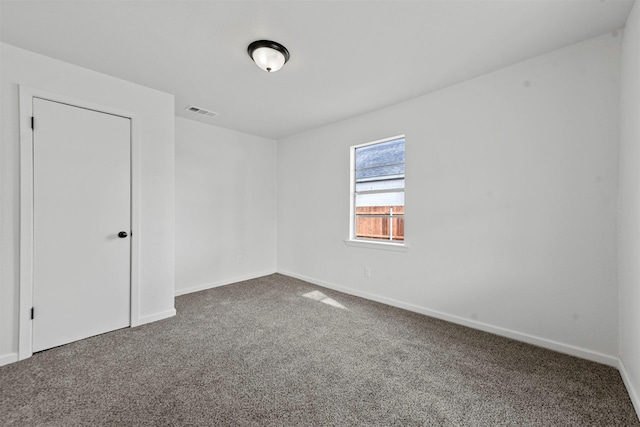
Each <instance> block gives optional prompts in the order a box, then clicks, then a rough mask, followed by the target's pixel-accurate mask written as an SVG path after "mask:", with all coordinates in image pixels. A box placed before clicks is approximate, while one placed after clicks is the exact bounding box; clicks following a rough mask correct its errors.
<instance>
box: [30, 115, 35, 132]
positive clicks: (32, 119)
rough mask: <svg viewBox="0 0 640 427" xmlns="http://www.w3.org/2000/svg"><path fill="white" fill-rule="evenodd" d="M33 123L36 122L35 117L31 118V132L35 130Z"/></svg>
mask: <svg viewBox="0 0 640 427" xmlns="http://www.w3.org/2000/svg"><path fill="white" fill-rule="evenodd" d="M35 121H36V119H35V117H33V116H31V130H35V124H34V123H35Z"/></svg>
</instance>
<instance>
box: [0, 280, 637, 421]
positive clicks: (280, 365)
mask: <svg viewBox="0 0 640 427" xmlns="http://www.w3.org/2000/svg"><path fill="white" fill-rule="evenodd" d="M176 308H177V310H178V315H177V316H176V317H174V318H171V319H167V320H162V321H160V322H156V323H152V324H148V325H144V326H141V327H138V328H127V329H122V330H119V331H115V332H111V333H108V334H104V335H101V336H98V337H93V338H89V339H86V340H82V341H79V342H76V343H72V344H69V345H66V346H62V347H58V348H55V349H51V350H48V351H44V352H41V353H38V354H35V355H34V356H33V357H32V358H30V359H27V360H25V361H22V362H18V363H15V364H12V365H7V366H4V367H2V368H0V424H2V425H4V426H14V425H15V426H44V425H47V426H78V425H87V426H89V425H91V426H96V425H98V426H99V425H110V426H119V425H126V426H145V425H153V426H165V425H176V426H180V425H201V426H247V425H249V426H251V425H255V426H263V425H273V426H329V425H340V426H342V425H376V426H393V425H397V426H640V422H639V421H638V418H637V417H636V415H635V413H634V410H633V407H632V405H631V402H630V400H629V397H628V395H627V394H626V391H625V388H624V385H623V383H622V380H621V378H620V375H619V373H618V372H617V371H616V370H615V369H613V368H610V367H607V366H603V365H599V364H597V363H592V362H588V361H585V360H581V359H577V358H574V357H570V356H566V355H562V354H558V353H554V352H552V351H548V350H544V349H541V348H537V347H533V346H530V345H527V344H523V343H519V342H516V341H512V340H509V339H506V338H501V337H497V336H494V335H491V334H487V333H483V332H479V331H475V330H472V329H468V328H465V327H461V326H456V325H453V324H450V323H447V322H444V321H440V320H435V319H432V318H429V317H425V316H422V315H419V314H415V313H411V312H407V311H403V310H400V309H397V308H393V307H389V306H386V305H383V304H378V303H375V302H371V301H367V300H364V299H361V298H356V297H353V296H349V295H345V294H341V293H339V292H335V291H331V290H327V289H323V288H319V287H317V286H314V285H311V284H308V283H305V282H302V281H300V280H296V279H292V278H289V277H286V276H282V275H278V274H275V275H271V276H267V277H263V278H260V279H255V280H250V281H246V282H241V283H237V284H234V285H230V286H225V287H221V288H216V289H211V290H207V291H202V292H198V293H194V294H190V295H185V296H181V297H178V298H177V299H176Z"/></svg>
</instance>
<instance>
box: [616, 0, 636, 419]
mask: <svg viewBox="0 0 640 427" xmlns="http://www.w3.org/2000/svg"><path fill="white" fill-rule="evenodd" d="M621 80H622V92H621V93H622V96H621V131H620V189H619V202H618V203H619V215H618V221H619V222H618V265H619V272H618V283H619V285H618V286H619V292H620V360H621V369H620V371H621V373H622V377H623V378H624V380H625V384H626V386H627V390H629V394H630V396H631V400H632V401H633V403H634V405H635V407H636V411H637V412H638V413H639V414H640V6H639V5H638V3H637V2H636V4H635V5H634V7H633V9H632V11H631V14H630V15H629V18H628V19H627V25H626V27H625V31H624V40H623V43H622V76H621Z"/></svg>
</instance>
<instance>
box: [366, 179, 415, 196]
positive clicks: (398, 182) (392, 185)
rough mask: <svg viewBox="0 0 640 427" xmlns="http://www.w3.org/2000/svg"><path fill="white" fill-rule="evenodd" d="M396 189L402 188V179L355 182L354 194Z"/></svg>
mask: <svg viewBox="0 0 640 427" xmlns="http://www.w3.org/2000/svg"><path fill="white" fill-rule="evenodd" d="M396 188H397V189H401V188H404V178H398V179H383V180H378V181H365V182H356V193H357V192H358V191H372V190H390V189H396Z"/></svg>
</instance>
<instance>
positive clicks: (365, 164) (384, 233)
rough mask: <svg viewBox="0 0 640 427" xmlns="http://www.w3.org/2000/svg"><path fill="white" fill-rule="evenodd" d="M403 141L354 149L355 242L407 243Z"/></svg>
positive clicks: (352, 225)
mask: <svg viewBox="0 0 640 427" xmlns="http://www.w3.org/2000/svg"><path fill="white" fill-rule="evenodd" d="M404 148H405V141H404V137H398V138H397V139H393V140H389V141H385V142H377V143H372V144H369V145H365V146H361V147H357V148H354V152H353V154H354V156H353V160H354V164H352V167H353V169H354V172H355V174H354V175H355V182H353V186H354V187H353V188H354V194H353V196H354V201H355V206H354V207H353V211H352V212H353V215H354V216H353V217H352V218H351V220H352V222H351V227H352V230H353V229H355V230H354V231H353V236H352V238H360V239H368V240H379V241H387V242H402V241H404V187H405V176H404V173H405V166H404V163H405V151H404Z"/></svg>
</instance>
